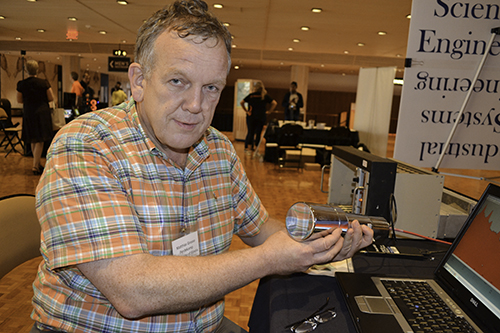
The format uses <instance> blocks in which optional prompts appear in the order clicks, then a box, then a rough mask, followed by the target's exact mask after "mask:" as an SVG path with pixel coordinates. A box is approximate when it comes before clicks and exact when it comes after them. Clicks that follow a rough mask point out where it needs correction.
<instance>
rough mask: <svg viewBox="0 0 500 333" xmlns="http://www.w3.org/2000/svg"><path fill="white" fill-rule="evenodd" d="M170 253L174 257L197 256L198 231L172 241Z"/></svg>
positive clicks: (198, 251)
mask: <svg viewBox="0 0 500 333" xmlns="http://www.w3.org/2000/svg"><path fill="white" fill-rule="evenodd" d="M172 253H173V254H174V256H192V257H195V256H199V255H200V243H199V242H198V231H194V232H192V233H190V234H187V235H186V236H183V237H181V238H179V239H176V240H174V241H173V242H172Z"/></svg>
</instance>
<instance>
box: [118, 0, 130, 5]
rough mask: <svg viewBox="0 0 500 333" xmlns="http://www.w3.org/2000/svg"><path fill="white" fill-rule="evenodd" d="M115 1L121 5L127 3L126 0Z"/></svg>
mask: <svg viewBox="0 0 500 333" xmlns="http://www.w3.org/2000/svg"><path fill="white" fill-rule="evenodd" d="M116 2H117V3H118V4H119V5H123V6H126V5H128V2H127V1H126V0H116Z"/></svg>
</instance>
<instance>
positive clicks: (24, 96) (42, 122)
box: [17, 60, 54, 175]
mask: <svg viewBox="0 0 500 333" xmlns="http://www.w3.org/2000/svg"><path fill="white" fill-rule="evenodd" d="M26 70H27V71H28V75H29V76H28V78H26V79H24V80H22V81H19V82H18V83H17V102H18V103H22V104H23V131H22V134H21V136H22V140H23V141H24V142H25V143H26V144H28V143H29V144H31V152H32V153H33V169H32V170H33V174H35V175H40V174H41V173H42V171H43V166H42V164H41V158H42V153H43V146H44V143H45V141H50V140H51V139H52V136H53V130H52V116H51V114H50V107H49V102H52V101H53V100H54V95H53V93H52V88H51V87H50V84H49V82H48V81H47V80H43V79H40V78H38V77H37V74H38V62H36V61H35V60H28V61H27V62H26Z"/></svg>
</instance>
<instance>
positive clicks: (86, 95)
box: [79, 72, 94, 114]
mask: <svg viewBox="0 0 500 333" xmlns="http://www.w3.org/2000/svg"><path fill="white" fill-rule="evenodd" d="M80 84H81V86H82V88H83V93H82V104H81V105H80V110H79V111H80V114H84V113H87V112H90V111H91V101H92V99H93V98H94V89H92V87H91V86H90V74H89V72H85V73H83V78H82V80H81V81H80Z"/></svg>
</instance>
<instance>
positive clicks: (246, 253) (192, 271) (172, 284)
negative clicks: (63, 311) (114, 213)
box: [78, 248, 270, 318]
mask: <svg viewBox="0 0 500 333" xmlns="http://www.w3.org/2000/svg"><path fill="white" fill-rule="evenodd" d="M262 252H263V250H262V248H249V249H243V250H237V251H230V252H227V253H224V254H221V255H213V256H206V257H179V256H164V257H155V256H152V255H150V254H139V255H131V256H127V257H122V258H116V259H108V260H100V261H95V262H91V263H85V264H80V265H78V267H79V268H80V270H81V271H82V272H83V274H85V276H87V278H89V280H90V281H91V282H92V283H93V284H94V285H95V286H96V287H97V288H98V289H99V290H100V291H101V292H102V293H103V294H104V295H105V296H106V297H107V298H108V299H109V301H110V302H111V303H112V304H113V306H114V307H115V308H116V309H117V311H118V312H120V314H122V315H123V316H124V317H127V318H139V317H143V316H147V315H153V314H160V313H179V312H184V311H188V310H193V309H197V308H200V307H201V306H204V305H207V304H211V303H213V302H216V301H218V300H220V299H222V298H223V297H224V295H226V294H228V293H230V292H231V291H234V290H236V289H238V288H240V287H242V286H244V285H246V284H248V283H250V282H252V281H254V280H256V279H259V278H261V277H263V276H265V275H267V274H268V268H269V267H270V265H269V264H267V263H266V260H265V258H266V255H265V254H264V253H262ZM130 267H133V269H131V268H130Z"/></svg>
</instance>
